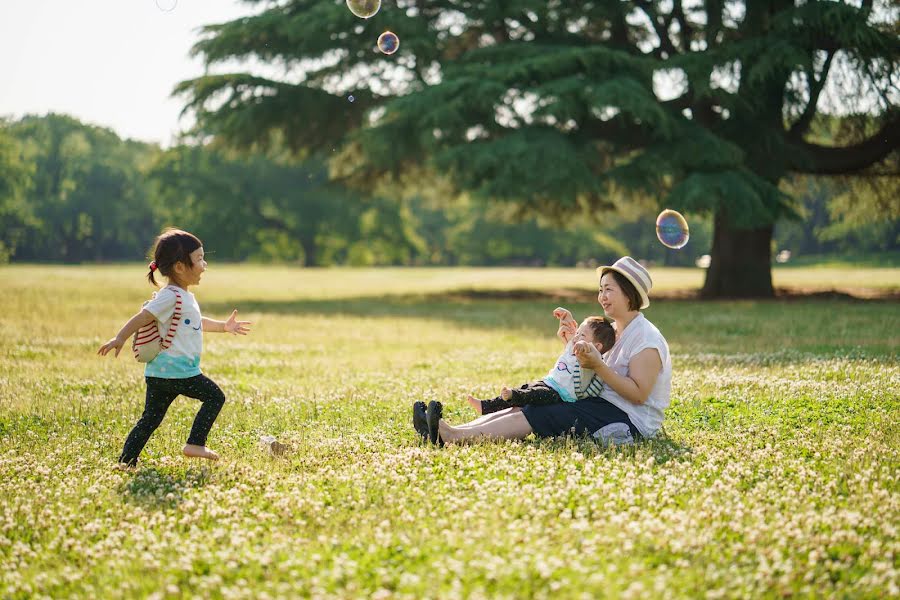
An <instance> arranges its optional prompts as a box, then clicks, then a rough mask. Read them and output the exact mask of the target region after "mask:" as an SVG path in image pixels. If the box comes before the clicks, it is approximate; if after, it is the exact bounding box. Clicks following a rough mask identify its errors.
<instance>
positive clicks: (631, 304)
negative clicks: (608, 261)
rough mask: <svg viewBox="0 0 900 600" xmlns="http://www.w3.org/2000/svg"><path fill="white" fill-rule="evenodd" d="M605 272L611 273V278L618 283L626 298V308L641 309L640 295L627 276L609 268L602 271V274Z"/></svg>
mask: <svg viewBox="0 0 900 600" xmlns="http://www.w3.org/2000/svg"><path fill="white" fill-rule="evenodd" d="M607 274H609V275H612V277H613V279H615V280H616V283H617V284H619V288H620V289H621V290H622V293H623V294H625V297H626V298H628V310H641V295H640V294H639V293H638V291H637V288H636V287H634V284H633V283H631V282H630V281H628V278H627V277H625V276H624V275H622V274H621V273H619V272H618V271H613V270H612V269H609V270H608V271H606V273H604V275H607Z"/></svg>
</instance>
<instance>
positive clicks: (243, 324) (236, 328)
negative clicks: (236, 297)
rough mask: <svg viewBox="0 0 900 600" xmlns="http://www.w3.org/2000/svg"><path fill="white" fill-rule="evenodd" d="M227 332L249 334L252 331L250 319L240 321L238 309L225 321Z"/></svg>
mask: <svg viewBox="0 0 900 600" xmlns="http://www.w3.org/2000/svg"><path fill="white" fill-rule="evenodd" d="M225 332H226V333H231V334H233V335H247V334H248V333H249V332H250V321H238V320H237V309H234V311H233V312H232V313H231V316H230V317H228V320H227V321H225Z"/></svg>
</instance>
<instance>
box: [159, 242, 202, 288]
mask: <svg viewBox="0 0 900 600" xmlns="http://www.w3.org/2000/svg"><path fill="white" fill-rule="evenodd" d="M202 245H203V242H201V241H200V239H199V238H198V237H197V236H196V235H194V234H193V233H188V232H187V231H182V230H181V229H175V228H174V227H170V228H168V229H166V230H164V231H163V232H162V233H161V234H159V237H157V238H156V241H155V242H154V243H153V263H151V269H150V272H149V273H148V274H147V280H148V281H149V282H150V285H153V286H155V287H159V284H158V283H156V278H155V277H153V273H154V272H155V271H159V272H160V273H162V274H163V275H165V276H166V277H172V274H173V273H174V272H175V265H177V264H178V263H181V264H183V265H184V266H186V267H192V266H194V263H193V261H191V252H193V251H194V250H196V249H197V248H199V247H200V246H202ZM154 266H155V267H156V268H155V269H154V268H152V267H154Z"/></svg>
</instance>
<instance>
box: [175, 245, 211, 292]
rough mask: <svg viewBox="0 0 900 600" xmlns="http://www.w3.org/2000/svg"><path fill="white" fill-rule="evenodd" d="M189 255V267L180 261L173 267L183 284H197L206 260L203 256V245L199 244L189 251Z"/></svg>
mask: <svg viewBox="0 0 900 600" xmlns="http://www.w3.org/2000/svg"><path fill="white" fill-rule="evenodd" d="M190 257H191V263H192V265H191V266H190V267H188V266H186V265H184V264H181V263H179V264H178V265H176V266H175V269H176V270H177V271H178V275H179V279H180V280H181V283H183V284H184V285H185V286H189V285H198V284H199V283H200V277H201V276H202V275H203V271H205V270H206V260H204V258H203V246H200V247H199V248H197V249H196V250H194V251H193V252H191V253H190Z"/></svg>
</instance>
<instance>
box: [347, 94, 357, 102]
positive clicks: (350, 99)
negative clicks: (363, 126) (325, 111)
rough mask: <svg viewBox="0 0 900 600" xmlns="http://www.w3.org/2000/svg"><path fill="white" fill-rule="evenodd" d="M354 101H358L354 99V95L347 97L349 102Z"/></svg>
mask: <svg viewBox="0 0 900 600" xmlns="http://www.w3.org/2000/svg"><path fill="white" fill-rule="evenodd" d="M354 100H356V98H354V97H353V94H350V95H349V96H347V101H348V102H353V101H354Z"/></svg>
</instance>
